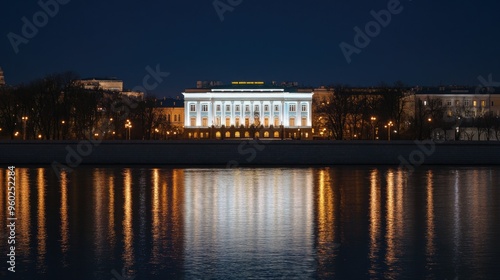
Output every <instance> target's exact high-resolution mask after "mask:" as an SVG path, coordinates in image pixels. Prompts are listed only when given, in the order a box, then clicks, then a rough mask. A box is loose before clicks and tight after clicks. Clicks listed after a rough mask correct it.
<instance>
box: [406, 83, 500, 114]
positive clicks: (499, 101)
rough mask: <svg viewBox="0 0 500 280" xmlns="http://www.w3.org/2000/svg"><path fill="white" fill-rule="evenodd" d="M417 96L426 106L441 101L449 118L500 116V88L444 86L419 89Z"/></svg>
mask: <svg viewBox="0 0 500 280" xmlns="http://www.w3.org/2000/svg"><path fill="white" fill-rule="evenodd" d="M415 96H416V98H417V100H419V101H420V102H422V104H423V105H424V106H428V104H427V102H429V99H432V98H435V99H440V100H441V102H442V105H443V106H444V107H445V108H446V112H445V113H446V116H447V117H453V116H456V117H466V118H468V117H478V116H482V115H484V114H485V113H487V112H491V113H493V114H494V115H497V116H500V88H494V87H489V88H486V87H485V88H481V87H479V88H478V87H467V86H447V87H445V86H442V87H425V88H418V89H417V91H416V93H415Z"/></svg>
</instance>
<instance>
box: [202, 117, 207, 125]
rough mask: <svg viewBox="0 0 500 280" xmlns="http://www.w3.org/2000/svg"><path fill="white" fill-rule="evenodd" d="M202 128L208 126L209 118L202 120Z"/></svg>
mask: <svg viewBox="0 0 500 280" xmlns="http://www.w3.org/2000/svg"><path fill="white" fill-rule="evenodd" d="M201 126H208V118H203V119H201Z"/></svg>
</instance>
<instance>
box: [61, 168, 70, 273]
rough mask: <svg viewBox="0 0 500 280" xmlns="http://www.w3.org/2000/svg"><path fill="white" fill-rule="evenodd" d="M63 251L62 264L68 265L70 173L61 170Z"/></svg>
mask: <svg viewBox="0 0 500 280" xmlns="http://www.w3.org/2000/svg"><path fill="white" fill-rule="evenodd" d="M60 212H61V230H60V231H61V252H62V255H63V259H62V265H63V266H67V265H68V263H67V253H68V250H69V249H70V246H69V219H68V174H67V173H66V171H63V172H61V208H60Z"/></svg>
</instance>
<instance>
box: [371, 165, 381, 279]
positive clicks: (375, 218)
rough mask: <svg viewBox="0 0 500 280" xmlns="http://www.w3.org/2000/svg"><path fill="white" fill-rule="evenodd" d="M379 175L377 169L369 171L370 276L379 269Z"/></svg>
mask: <svg viewBox="0 0 500 280" xmlns="http://www.w3.org/2000/svg"><path fill="white" fill-rule="evenodd" d="M379 177H380V171H379V170H378V169H373V170H372V171H371V172H370V263H371V264H370V275H372V276H373V275H374V274H376V272H377V271H378V269H379V266H378V265H377V262H376V260H377V258H378V255H379V254H380V250H381V248H380V247H381V239H382V236H381V235H382V229H381V225H382V211H381V207H382V201H381V196H382V194H381V186H380V178H379Z"/></svg>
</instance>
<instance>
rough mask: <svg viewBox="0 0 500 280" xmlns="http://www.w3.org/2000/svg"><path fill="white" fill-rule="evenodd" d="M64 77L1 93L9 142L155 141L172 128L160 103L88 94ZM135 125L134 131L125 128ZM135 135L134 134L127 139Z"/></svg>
mask: <svg viewBox="0 0 500 280" xmlns="http://www.w3.org/2000/svg"><path fill="white" fill-rule="evenodd" d="M78 80H79V79H78V76H77V75H76V74H74V73H72V72H65V73H59V74H53V75H49V76H46V77H45V78H42V79H38V80H35V81H32V82H30V83H29V84H25V85H24V84H23V85H19V86H15V87H1V88H0V128H1V131H0V134H1V135H4V137H6V138H10V139H26V140H33V139H45V140H65V139H90V138H96V137H100V138H101V139H127V137H128V138H130V139H153V138H157V139H158V138H159V137H161V135H165V133H163V134H160V135H155V133H156V131H160V130H161V131H166V130H168V129H172V125H171V122H170V120H169V119H167V118H166V116H164V115H162V114H160V113H159V112H158V111H157V110H155V108H156V98H155V97H154V96H147V97H145V98H144V99H137V98H134V97H128V96H124V95H121V94H120V93H119V92H115V91H106V90H102V89H100V88H94V89H85V88H84V87H83V85H82V84H81V83H79V82H78ZM127 123H130V124H131V126H132V127H131V129H128V128H127V127H126V126H125V124H127ZM128 132H130V135H128Z"/></svg>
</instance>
